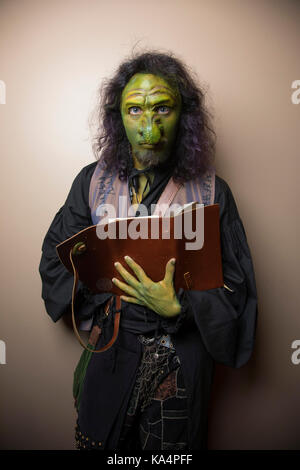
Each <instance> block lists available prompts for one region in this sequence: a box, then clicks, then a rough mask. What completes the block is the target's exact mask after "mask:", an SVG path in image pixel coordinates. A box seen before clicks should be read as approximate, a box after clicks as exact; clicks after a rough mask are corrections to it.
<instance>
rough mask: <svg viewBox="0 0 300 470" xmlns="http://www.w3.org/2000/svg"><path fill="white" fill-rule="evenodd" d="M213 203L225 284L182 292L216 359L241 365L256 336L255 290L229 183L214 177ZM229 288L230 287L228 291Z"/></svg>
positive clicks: (227, 363)
mask: <svg viewBox="0 0 300 470" xmlns="http://www.w3.org/2000/svg"><path fill="white" fill-rule="evenodd" d="M215 203H219V204H220V236H221V249H222V264H223V276H224V284H225V285H226V286H227V287H228V288H225V287H220V288H216V289H210V290H206V291H185V296H184V301H185V302H186V303H188V305H189V307H188V309H187V316H190V317H191V316H193V319H194V321H195V323H196V325H197V327H198V329H199V331H200V334H201V337H202V340H203V343H204V345H205V347H206V349H207V351H208V352H209V353H210V355H211V356H212V357H213V359H214V360H215V361H216V362H219V363H221V364H225V365H227V366H230V367H235V368H237V367H241V366H243V365H244V364H246V362H247V361H248V360H249V358H250V356H251V354H252V350H253V345H254V338H255V330H256V320H257V292H256V284H255V275H254V269H253V264H252V259H251V254H250V250H249V246H248V243H247V237H246V234H245V230H244V226H243V223H242V220H241V219H240V217H239V214H238V210H237V206H236V203H235V200H234V198H233V195H232V192H231V190H230V188H229V186H228V184H227V183H226V182H225V181H224V180H223V179H222V178H220V177H216V195H215ZM229 289H230V290H229Z"/></svg>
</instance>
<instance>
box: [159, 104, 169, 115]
mask: <svg viewBox="0 0 300 470" xmlns="http://www.w3.org/2000/svg"><path fill="white" fill-rule="evenodd" d="M156 111H157V112H158V114H169V112H170V111H171V108H170V107H169V106H157V107H156Z"/></svg>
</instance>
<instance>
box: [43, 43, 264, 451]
mask: <svg viewBox="0 0 300 470" xmlns="http://www.w3.org/2000/svg"><path fill="white" fill-rule="evenodd" d="M98 109H99V113H98V115H97V117H98V122H99V128H98V133H97V136H96V140H95V146H94V150H95V152H96V154H97V156H99V158H97V161H95V162H94V163H91V164H89V165H87V166H85V167H84V168H83V169H82V170H81V171H80V173H79V174H78V175H77V177H76V178H75V180H74V182H73V184H72V187H71V190H70V192H69V195H68V197H67V199H66V202H65V204H64V205H63V206H62V207H61V208H60V210H59V211H58V212H57V214H56V215H55V217H54V220H53V222H52V223H51V226H50V228H49V230H48V232H47V234H46V236H45V239H44V242H43V247H42V258H41V262H40V267H39V270H40V275H41V278H42V283H43V287H42V297H43V299H44V301H45V306H46V310H47V312H48V314H49V315H50V316H51V318H52V319H53V321H54V322H56V321H58V320H59V319H60V318H61V317H62V316H63V315H64V314H65V313H66V312H69V310H70V303H71V296H72V284H73V276H72V275H71V273H70V272H69V271H67V269H66V268H65V267H64V265H62V263H61V262H60V260H59V258H58V256H57V253H56V249H55V247H56V245H58V244H59V243H61V242H62V241H64V240H66V239H67V238H69V237H71V236H72V235H74V234H76V233H77V232H79V231H80V230H83V229H84V228H86V227H89V226H91V225H96V224H97V223H98V222H99V216H98V215H97V214H98V213H99V212H97V208H98V207H99V206H100V205H101V204H103V203H111V204H113V205H114V206H115V208H116V210H117V215H119V213H118V210H119V207H118V197H119V196H120V195H123V196H124V195H125V196H127V198H130V203H132V204H143V205H144V206H146V207H147V210H148V214H149V215H151V207H153V206H152V204H156V203H158V201H159V200H160V198H161V197H163V195H164V194H165V192H166V191H168V190H169V189H170V187H172V188H173V189H174V188H175V189H176V190H175V191H173V193H172V194H173V196H172V200H170V201H169V204H171V203H175V202H179V203H180V204H184V203H187V202H191V201H198V202H199V203H202V204H204V205H209V204H219V206H220V238H221V250H222V266H223V277H224V286H222V287H218V288H214V289H209V290H204V291H196V290H185V289H183V288H181V289H180V290H179V291H178V292H175V290H174V286H173V276H174V270H175V269H176V259H175V260H174V259H170V260H169V261H168V263H167V264H166V266H165V267H164V269H165V277H164V279H162V280H161V281H160V282H153V281H152V280H151V279H150V278H149V277H148V276H147V273H146V272H145V271H144V269H143V266H142V265H138V264H137V263H136V262H135V261H134V253H130V255H131V256H130V257H125V259H124V260H123V259H122V260H119V262H118V263H116V265H115V272H116V276H118V278H119V279H116V278H114V279H113V280H112V282H114V283H115V285H116V286H118V287H119V288H120V289H121V290H122V292H123V295H122V296H121V317H120V329H119V334H118V337H117V339H116V341H115V343H114V344H113V346H111V347H110V348H109V349H107V350H106V351H104V352H102V353H97V354H96V353H93V352H91V351H87V350H84V351H83V353H82V356H81V358H80V361H79V363H78V366H77V368H76V370H75V373H74V387H73V393H74V398H75V404H76V408H77V411H78V419H77V423H76V446H77V448H79V449H107V450H127V451H128V450H131V451H133V450H174V449H178V450H199V449H206V448H207V431H208V406H209V399H210V393H211V387H212V382H213V376H214V366H215V362H217V363H220V364H225V365H226V366H229V367H234V368H238V367H241V366H243V365H245V364H246V363H247V361H248V360H249V358H250V357H251V354H252V351H253V346H254V339H255V330H256V319H257V292H256V285H255V275H254V270H253V264H252V259H251V254H250V251H249V246H248V243H247V238H246V234H245V230H244V227H243V223H242V220H241V218H240V216H239V213H238V209H237V206H236V203H235V200H234V197H233V195H232V192H231V190H230V188H229V186H228V184H227V183H226V182H225V181H224V179H222V178H221V177H219V176H217V175H216V173H215V168H214V164H213V160H214V153H215V133H214V131H213V129H212V125H211V119H210V114H209V113H208V111H207V109H206V107H205V104H204V93H203V91H202V90H201V88H200V87H199V86H198V85H197V84H196V82H195V80H194V79H193V78H192V76H191V74H190V72H189V71H188V69H187V67H186V66H185V65H184V64H183V63H182V61H181V60H179V59H177V58H176V57H174V56H173V55H172V54H165V53H159V52H156V51H153V52H146V53H140V54H137V55H135V56H134V57H132V58H130V59H128V60H125V61H124V62H123V63H122V64H121V65H120V66H119V68H118V69H117V71H116V73H115V74H114V76H113V77H112V78H111V79H110V80H108V81H107V82H105V84H104V85H103V86H102V87H101V89H100V99H99V108H98ZM135 215H136V216H139V211H138V210H137V212H136V214H135ZM152 255H153V263H155V253H153V254H152ZM114 301H115V299H114V296H113V295H112V294H111V293H110V292H104V293H99V294H92V293H91V292H90V291H89V289H88V288H87V287H86V286H85V285H83V284H82V283H80V282H79V289H78V293H77V295H76V302H75V311H76V312H77V313H76V316H77V320H78V321H84V322H85V323H86V322H89V324H90V328H91V329H92V328H94V327H95V326H99V327H101V329H102V333H101V334H100V336H99V335H98V336H97V337H96V339H95V338H93V337H92V335H91V337H90V340H89V345H90V347H93V348H95V349H98V348H101V347H102V346H104V345H105V344H107V343H108V341H109V340H110V339H111V337H112V329H113V314H112V315H108V316H107V315H106V312H107V305H108V302H111V303H110V305H111V308H112V310H113V306H114V305H115V303H114ZM115 310H116V305H115ZM92 331H93V330H92Z"/></svg>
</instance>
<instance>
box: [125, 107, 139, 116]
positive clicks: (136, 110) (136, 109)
mask: <svg viewBox="0 0 300 470" xmlns="http://www.w3.org/2000/svg"><path fill="white" fill-rule="evenodd" d="M128 112H129V114H132V115H133V116H137V115H138V114H141V113H142V109H141V108H140V107H139V106H131V107H130V108H128Z"/></svg>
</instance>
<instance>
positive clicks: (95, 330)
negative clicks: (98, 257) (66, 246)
mask: <svg viewBox="0 0 300 470" xmlns="http://www.w3.org/2000/svg"><path fill="white" fill-rule="evenodd" d="M73 249H74V247H73V248H72V249H71V250H70V261H71V264H72V268H73V275H74V281H73V289H72V324H73V330H74V333H75V335H76V338H77V339H78V341H79V343H80V344H81V346H83V347H84V348H85V349H86V350H87V351H90V352H93V353H100V352H104V351H107V350H108V349H109V348H110V347H111V346H112V345H113V344H114V342H115V341H116V339H117V337H118V333H119V326H120V315H121V299H120V296H119V295H117V296H116V311H115V320H114V332H113V335H112V338H111V340H110V341H109V342H108V343H107V344H106V345H105V346H103V347H102V348H100V349H96V350H95V349H91V348H89V347H88V346H87V345H85V344H84V342H83V341H82V339H81V337H80V334H79V332H78V329H77V326H76V320H75V312H74V304H75V295H76V291H77V285H78V272H77V269H76V267H75V265H74V262H73ZM112 303H113V297H112V298H110V299H109V300H108V302H107V303H106V306H105V313H106V315H109V312H110V311H112ZM101 331H102V330H101V328H100V327H99V326H97V325H95V326H94V327H93V328H92V331H91V335H90V339H89V343H90V344H92V345H96V344H97V341H98V338H99V336H100V334H101Z"/></svg>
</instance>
